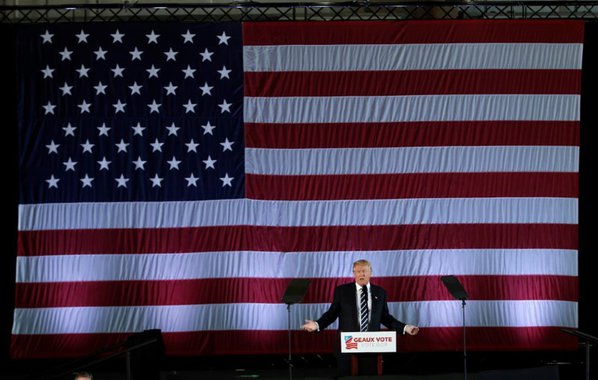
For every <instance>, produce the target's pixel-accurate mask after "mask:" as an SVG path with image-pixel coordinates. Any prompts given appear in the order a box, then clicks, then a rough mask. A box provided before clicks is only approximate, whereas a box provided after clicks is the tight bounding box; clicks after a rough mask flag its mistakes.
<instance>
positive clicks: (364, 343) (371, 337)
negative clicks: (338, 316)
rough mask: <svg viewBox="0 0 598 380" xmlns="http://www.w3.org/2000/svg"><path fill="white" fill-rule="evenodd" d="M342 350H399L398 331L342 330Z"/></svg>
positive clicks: (345, 351) (350, 352)
mask: <svg viewBox="0 0 598 380" xmlns="http://www.w3.org/2000/svg"><path fill="white" fill-rule="evenodd" d="M340 343H341V352H342V353H347V354H359V353H364V352H397V333H396V331H366V332H341V342H340Z"/></svg>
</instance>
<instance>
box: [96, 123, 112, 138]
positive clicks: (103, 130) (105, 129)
mask: <svg viewBox="0 0 598 380" xmlns="http://www.w3.org/2000/svg"><path fill="white" fill-rule="evenodd" d="M98 129H99V130H100V132H99V134H98V136H102V135H104V136H108V131H109V130H110V128H108V127H107V126H106V123H102V125H101V126H99V127H98Z"/></svg>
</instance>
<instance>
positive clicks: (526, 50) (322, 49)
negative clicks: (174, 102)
mask: <svg viewBox="0 0 598 380" xmlns="http://www.w3.org/2000/svg"><path fill="white" fill-rule="evenodd" d="M582 48H583V45H582V44H556V43H555V44H547V43H495V44H494V43H478V44H475V43H466V44H411V45H407V44H404V45H315V46H312V45H281V46H244V47H243V66H244V67H243V70H244V71H257V72H259V71H379V70H442V69H444V70H449V69H451V70H454V69H457V70H471V69H515V70H518V69H519V70H520V69H581V61H582Z"/></svg>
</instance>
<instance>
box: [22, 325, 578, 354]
mask: <svg viewBox="0 0 598 380" xmlns="http://www.w3.org/2000/svg"><path fill="white" fill-rule="evenodd" d="M129 335H130V334H64V335H13V336H12V340H11V354H12V357H13V359H27V358H29V359H31V358H57V357H83V356H86V355H89V354H91V353H94V352H96V351H98V350H99V349H102V348H106V347H110V346H113V345H115V344H118V343H122V342H124V341H125V340H126V338H127V337H128V336H129ZM162 336H163V339H164V343H165V346H166V354H167V355H169V356H181V355H182V356H188V355H206V354H209V355H246V354H252V355H255V354H287V353H288V351H287V350H288V333H287V331H259V330H258V331H198V332H182V333H163V334H162ZM462 342H463V331H462V329H461V328H460V327H437V328H422V329H421V330H420V333H419V334H418V335H417V336H414V337H413V336H399V342H398V345H397V346H398V351H399V352H424V351H428V352H429V351H446V350H449V349H453V350H459V349H461V347H462V346H461V344H462ZM292 344H293V348H292V352H293V353H297V354H301V353H303V354H308V353H326V354H330V353H332V352H333V350H334V347H335V345H337V344H339V343H338V337H337V333H336V332H335V331H333V330H326V331H324V332H321V333H311V334H310V333H306V332H302V331H293V334H292ZM513 347H517V348H518V349H520V350H576V349H577V338H575V337H573V336H572V335H569V334H565V333H563V332H562V331H561V330H560V328H559V327H484V328H481V327H468V328H467V349H468V350H471V351H490V350H493V351H499V350H504V351H509V350H513Z"/></svg>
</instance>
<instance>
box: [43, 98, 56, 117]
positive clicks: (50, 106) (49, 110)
mask: <svg viewBox="0 0 598 380" xmlns="http://www.w3.org/2000/svg"><path fill="white" fill-rule="evenodd" d="M42 108H43V109H44V115H47V114H49V113H51V114H52V115H54V108H56V106H55V105H54V104H52V103H50V101H49V100H48V104H46V105H45V106H42Z"/></svg>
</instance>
